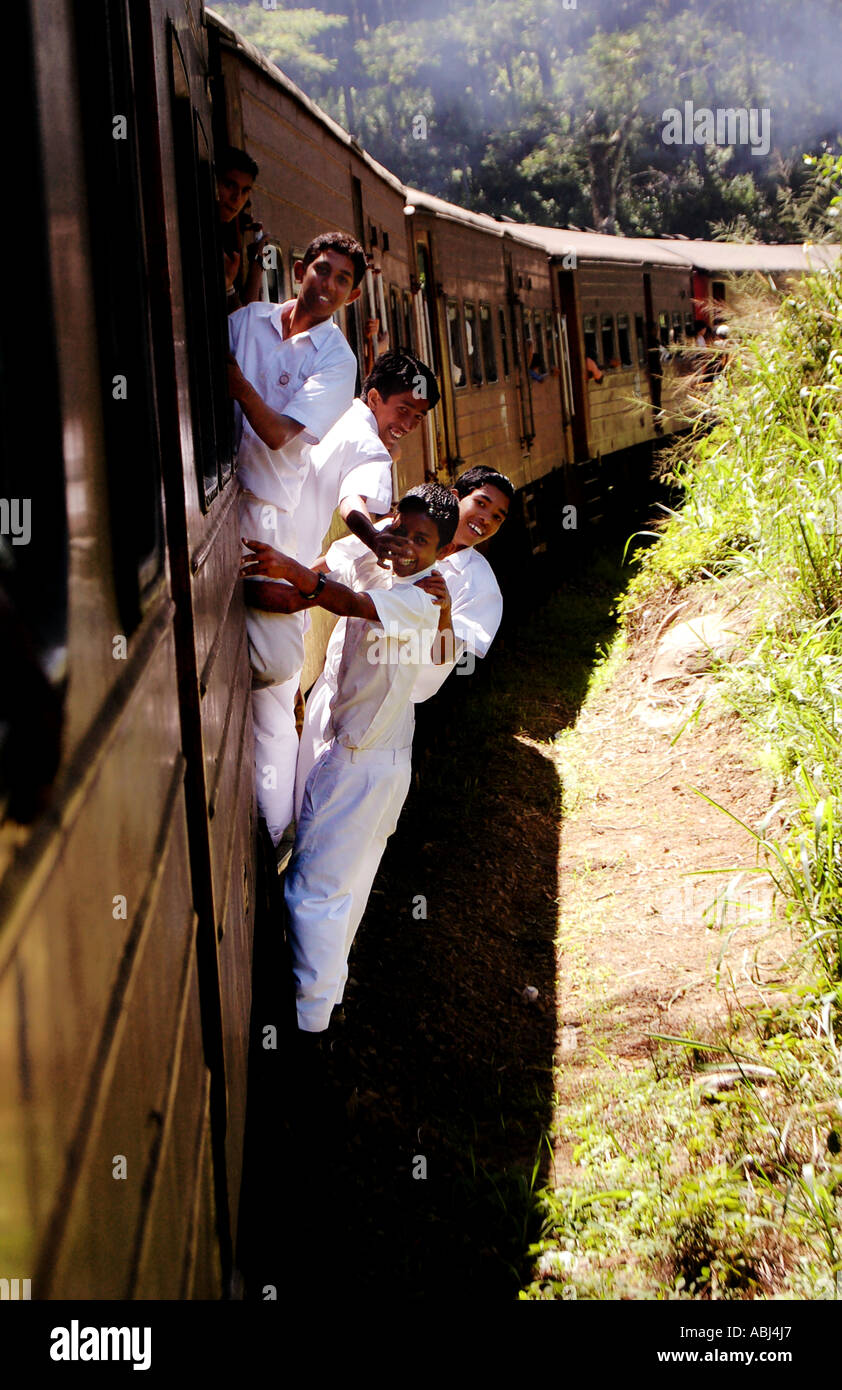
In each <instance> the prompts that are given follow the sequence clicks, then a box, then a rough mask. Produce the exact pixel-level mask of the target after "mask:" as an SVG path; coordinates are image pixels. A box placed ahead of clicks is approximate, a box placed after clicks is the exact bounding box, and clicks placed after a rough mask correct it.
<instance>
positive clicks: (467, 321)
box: [462, 299, 485, 388]
mask: <svg viewBox="0 0 842 1390" xmlns="http://www.w3.org/2000/svg"><path fill="white" fill-rule="evenodd" d="M462 316H463V319H464V325H465V349H466V351H467V354H468V359H469V360H468V362H467V364H466V366H467V367H468V368H469V370H468V372H467V375H468V380H469V381H470V383H471V386H475V387H477V388H479V387H480V386H484V385H485V373H484V370H483V367H484V363H483V360H482V349H481V347H480V341H479V333H478V332H477V322H478V316H477V310H476V305H475V304H474V301H473V300H472V299H464V300H463V301H462Z"/></svg>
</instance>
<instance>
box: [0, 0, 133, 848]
mask: <svg viewBox="0 0 842 1390" xmlns="http://www.w3.org/2000/svg"><path fill="white" fill-rule="evenodd" d="M31 9H32V7H31V6H29V5H13V6H11V7H10V9H9V11H8V13H4V15H3V38H4V42H5V44H6V52H7V54H8V55H10V58H11V57H12V56H13V61H14V69H15V71H14V79H15V80H14V81H7V82H6V83H5V84H4V87H3V90H2V93H1V94H0V102H2V104H3V114H4V116H5V118H6V119H5V122H4V124H5V128H6V130H7V131H10V130H12V129H13V130H14V132H15V134H14V141H15V159H14V167H15V168H16V169H20V170H22V171H24V173H25V177H26V195H25V204H26V221H27V225H30V226H32V227H34V228H39V229H45V228H47V226H48V225H49V222H48V217H47V212H46V208H45V202H44V190H43V185H42V182H41V168H42V159H41V149H40V141H39V138H38V95H37V89H36V79H35V71H34V61H33V45H32V33H31V29H30V10H31ZM109 132H110V124H109ZM21 216H22V213H21V211H20V210H16V211H15V212H14V213H13V214H12V220H13V223H14V225H15V229H16V230H15V236H17V230H18V229H19V219H20V217H21ZM42 241H43V238H42ZM42 249H43V250H44V255H43V256H41V257H40V258H39V260H38V264H34V262H33V264H34V269H33V270H31V271H30V272H28V273H25V274H24V273H21V274H17V273H10V274H9V275H8V276H7V280H6V284H5V286H4V291H3V300H4V302H3V310H4V312H3V314H2V316H0V821H2V820H3V819H4V818H5V817H6V816H11V817H12V818H13V819H15V820H16V821H19V822H21V823H29V822H31V821H33V820H34V819H35V818H36V816H37V815H38V814H39V812H40V811H41V810H42V809H43V805H44V802H45V800H46V794H47V790H48V788H49V786H50V784H51V782H52V781H53V778H54V776H55V773H56V771H57V769H58V766H59V762H60V755H61V730H62V700H63V692H64V688H65V677H66V675H67V669H66V662H67V569H68V544H67V519H66V510H65V479H64V459H63V450H62V417H61V404H60V403H61V394H60V391H61V388H60V384H59V376H58V367H57V362H56V357H55V352H54V345H55V326H54V320H53V306H52V292H51V277H50V274H49V270H48V269H47V265H46V248H45V247H43V248H42ZM80 254H82V253H81V252H80ZM39 266H41V267H43V268H39ZM33 391H35V393H36V394H33ZM33 402H34V406H35V408H34V410H33V408H32V407H33ZM83 582H86V581H84V580H83ZM117 664H119V663H117ZM115 675H116V673H115Z"/></svg>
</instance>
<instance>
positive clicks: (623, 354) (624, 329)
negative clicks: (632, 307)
mask: <svg viewBox="0 0 842 1390" xmlns="http://www.w3.org/2000/svg"><path fill="white" fill-rule="evenodd" d="M617 346H618V348H619V349H620V364H621V366H623V367H630V366H631V365H632V350H631V337H630V335H629V316H628V314H618V315H617Z"/></svg>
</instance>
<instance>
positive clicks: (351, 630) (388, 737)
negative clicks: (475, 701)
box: [324, 537, 439, 749]
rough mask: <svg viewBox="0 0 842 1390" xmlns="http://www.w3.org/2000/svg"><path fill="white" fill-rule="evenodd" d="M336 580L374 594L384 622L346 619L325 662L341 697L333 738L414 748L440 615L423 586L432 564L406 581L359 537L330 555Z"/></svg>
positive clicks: (333, 716)
mask: <svg viewBox="0 0 842 1390" xmlns="http://www.w3.org/2000/svg"><path fill="white" fill-rule="evenodd" d="M327 560H328V564H329V565H330V566H331V570H332V573H331V576H330V577H331V578H332V579H336V580H338V581H339V582H340V583H341V584H347V585H348V587H349V588H352V589H354V590H355V591H356V592H357V593H365V594H368V596H369V598H370V599H371V601H372V603H373V604H374V607H375V609H376V610H377V620H376V621H375V620H374V619H371V620H369V619H368V618H343V619H341V620H340V621H339V622H338V623H337V625H336V627H335V628H334V630H333V633H332V635H331V638H330V642H329V643H328V648H327V656H326V658H325V670H324V676H325V681H326V682H327V684H328V686H329V687H330V689H331V691H332V692H333V693H332V695H331V700H330V722H329V725H328V730H327V737H328V738H333V739H335V740H336V741H337V743H340V744H342V745H343V746H344V747H345V748H359V749H370V748H384V749H385V748H390V749H391V748H409V747H410V745H411V744H412V735H413V731H414V728H415V715H414V712H413V707H412V698H411V697H412V689H413V686H414V684H415V678H416V675H417V672H418V667H419V663H420V662H421V661H422V660H423V659H424V655H425V654H427V655H429V651H430V648H431V646H432V644H433V638H434V637H435V635H436V632H437V631H438V621H439V610H438V608H437V606H436V604H435V603H434V602H433V600H432V598H431V597H430V595H429V594H425V593H424V590H423V589H419V588H417V587H416V581H417V580H418V579H421V578H423V576H424V575H427V574H429V573H430V572H431V570H432V568H433V567H432V565H431V566H430V567H429V568H428V569H425V570H422V571H420V572H419V573H418V574H412V575H408V576H406V577H405V578H404V577H402V576H398V575H395V574H392V572H391V571H390V570H385V569H383V567H382V566H380V565H378V563H377V560H376V559H375V557H374V555H373V554H372V552H371V551H370V550H369V549H368V548H367V547H366V546H364V545H363V544H362V541H359V540H357V539H356V537H350V538H348V539H346V540H342V541H337V542H336V543H335V544H334V545H332V546H331V547H330V550H329V551H328V555H327Z"/></svg>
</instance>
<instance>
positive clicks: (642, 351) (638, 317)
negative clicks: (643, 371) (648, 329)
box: [634, 314, 646, 367]
mask: <svg viewBox="0 0 842 1390" xmlns="http://www.w3.org/2000/svg"><path fill="white" fill-rule="evenodd" d="M634 336H635V338H636V339H637V360H638V362H639V363H640V365H641V367H643V366H645V365H646V334H645V332H644V327H643V315H642V314H635V316H634Z"/></svg>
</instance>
